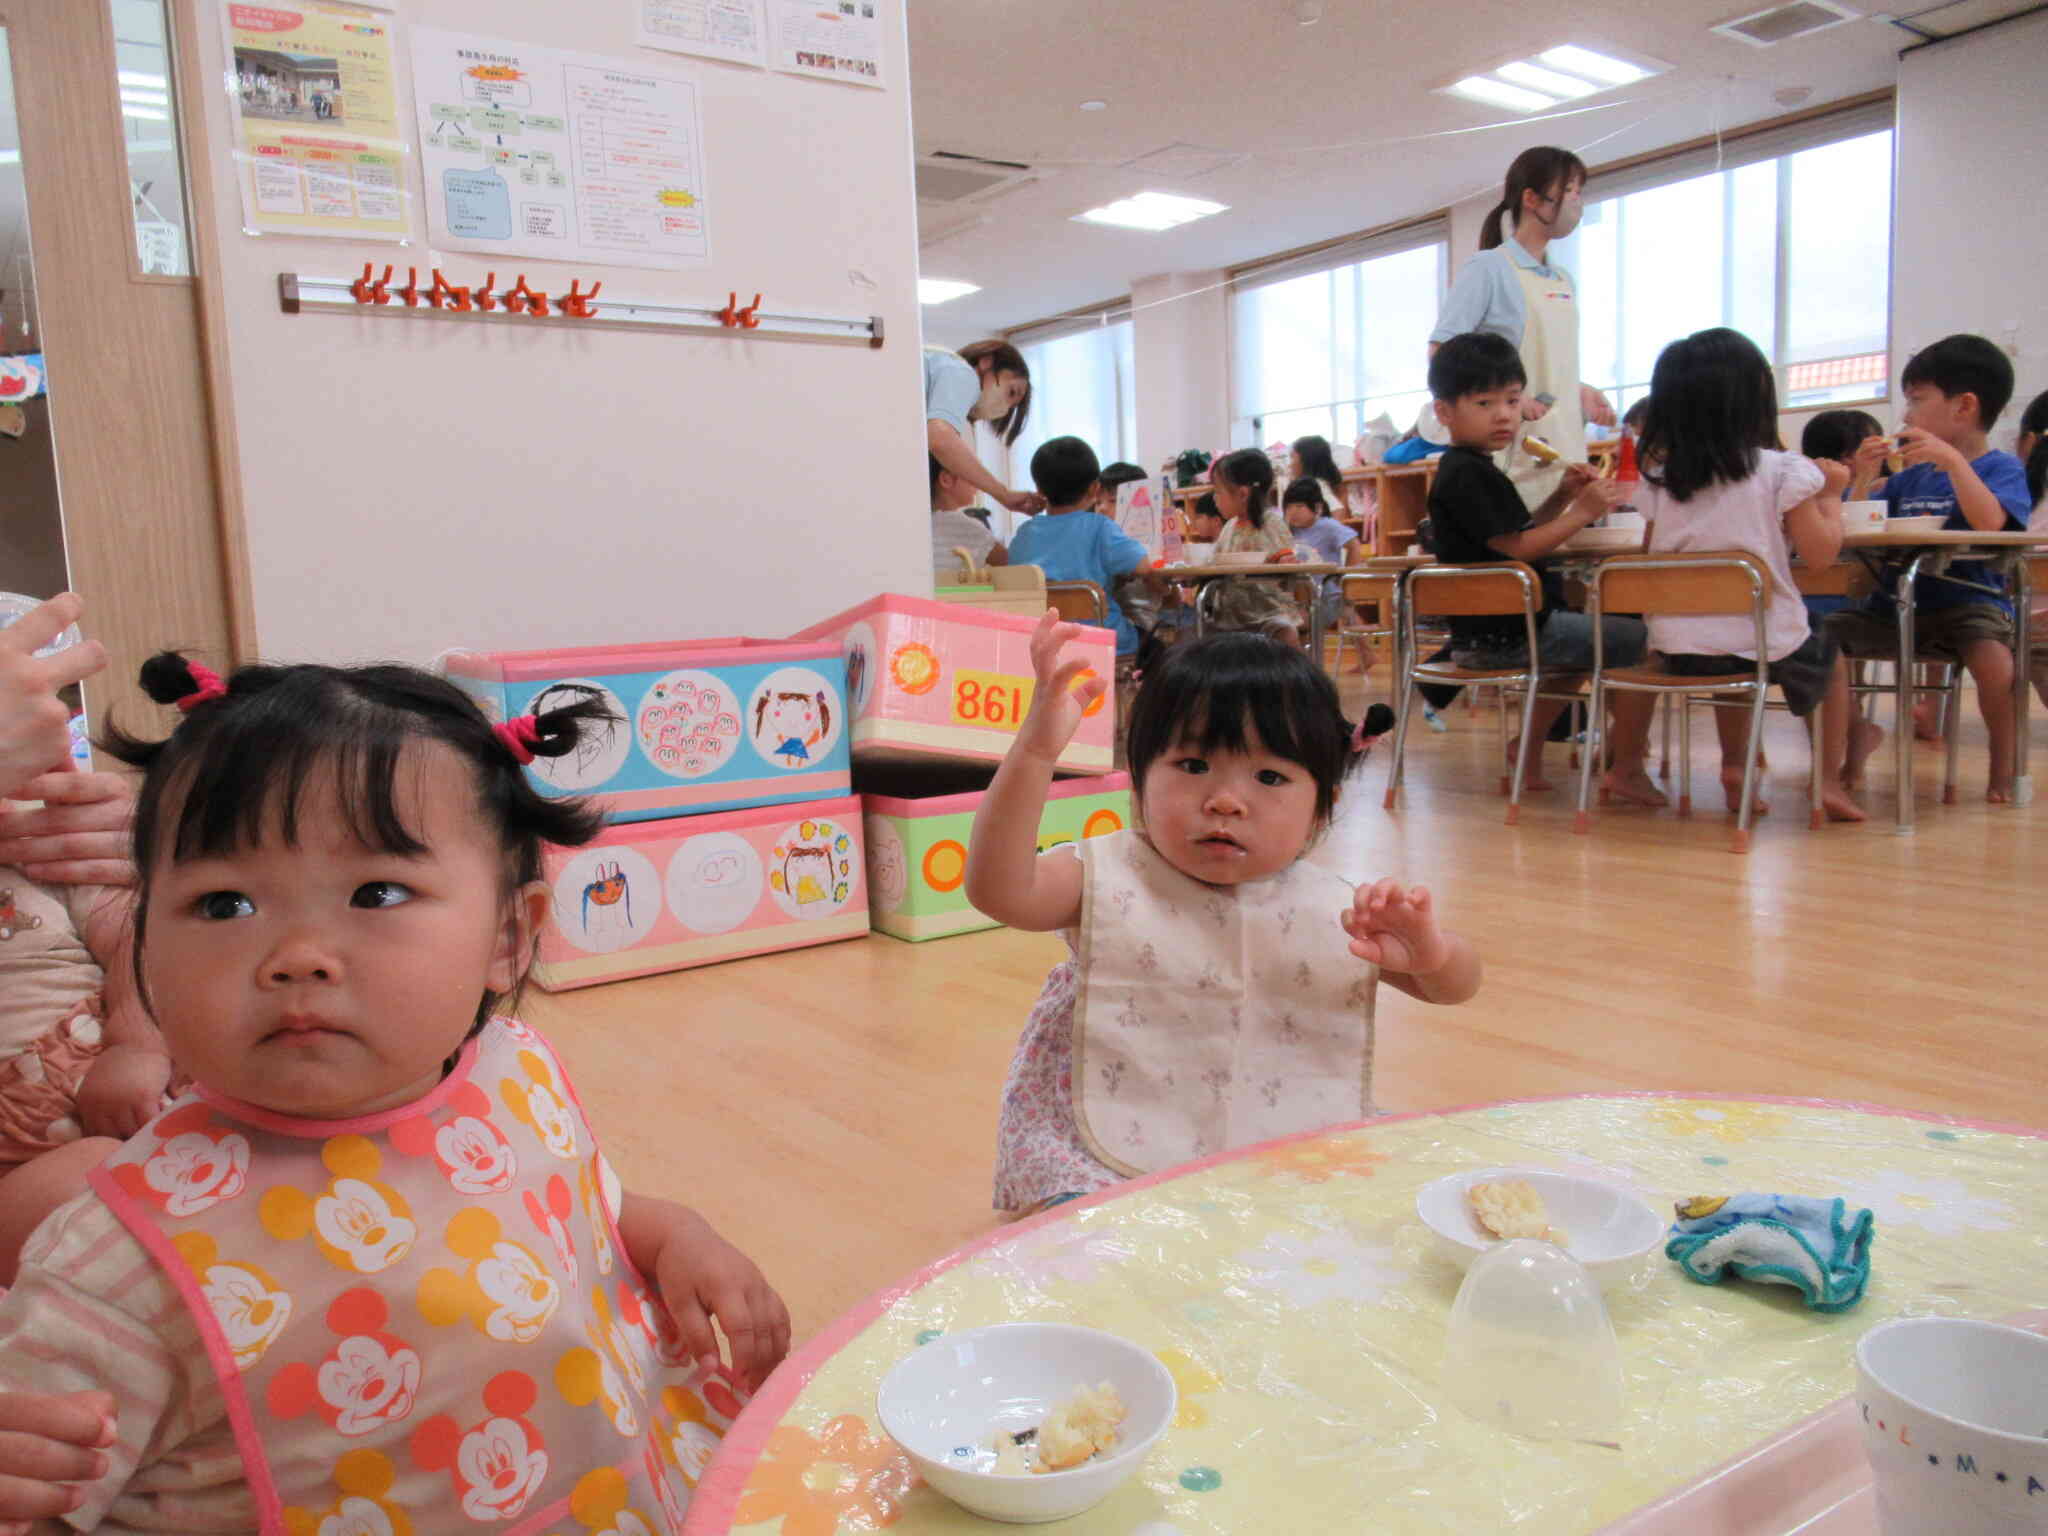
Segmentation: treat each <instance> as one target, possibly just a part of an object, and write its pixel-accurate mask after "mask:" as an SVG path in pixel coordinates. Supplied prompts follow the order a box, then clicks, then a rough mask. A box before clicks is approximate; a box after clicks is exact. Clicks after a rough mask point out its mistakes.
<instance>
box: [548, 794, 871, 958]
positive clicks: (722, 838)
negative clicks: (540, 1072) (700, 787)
mask: <svg viewBox="0 0 2048 1536" xmlns="http://www.w3.org/2000/svg"><path fill="white" fill-rule="evenodd" d="M860 817H861V808H860V801H859V800H857V799H855V798H853V797H852V796H850V795H849V796H847V797H845V798H842V799H837V800H819V801H813V802H810V803H808V804H804V805H766V806H756V807H753V808H752V809H749V810H744V811H724V812H719V813H716V814H713V815H709V816H690V817H682V818H675V819H670V820H666V821H640V822H627V823H622V824H620V825H618V826H614V827H608V828H606V829H605V831H604V832H602V833H600V834H599V835H598V837H597V839H596V841H594V842H592V843H589V844H587V845H585V846H584V847H581V848H550V849H549V850H548V853H547V858H546V861H545V867H544V870H543V875H544V877H545V878H546V880H547V881H548V883H549V885H551V886H552V887H553V889H554V903H553V908H552V911H551V913H550V917H549V921H548V923H547V925H546V927H545V928H544V929H543V930H542V932H541V939H540V956H539V959H538V961H537V962H536V963H535V965H534V968H533V979H534V980H535V981H536V982H538V983H539V984H540V985H541V986H542V987H544V988H546V989H547V990H548V991H550V992H565V991H568V990H569V989H570V988H572V987H588V986H594V985H596V984H597V983H598V982H601V981H619V980H622V979H624V978H625V977H628V976H649V975H652V974H654V973H655V972H657V971H680V970H685V969H687V968H689V967H691V966H696V965H712V964H715V963H717V962H718V961H720V960H736V959H738V958H739V957H740V956H742V955H761V954H766V953H768V952H769V951H771V950H778V949H800V948H802V947H804V946H805V945H809V944H829V943H831V942H832V941H833V940H835V939H853V938H858V937H860V936H861V935H862V934H864V933H866V932H867V931H868V888H867V868H866V861H865V858H864V855H863V851H862V843H861V822H860Z"/></svg>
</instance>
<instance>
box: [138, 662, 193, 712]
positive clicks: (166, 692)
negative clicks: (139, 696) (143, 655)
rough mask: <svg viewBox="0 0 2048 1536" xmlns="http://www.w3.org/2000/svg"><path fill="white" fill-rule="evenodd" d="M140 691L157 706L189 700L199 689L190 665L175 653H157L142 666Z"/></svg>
mask: <svg viewBox="0 0 2048 1536" xmlns="http://www.w3.org/2000/svg"><path fill="white" fill-rule="evenodd" d="M140 681H141V683H142V691H143V692H144V693H146V694H148V695H149V696H150V697H151V698H152V699H154V700H156V702H157V703H159V704H175V703H177V702H178V700H180V699H184V698H190V697H191V696H192V695H193V694H194V693H195V692H197V691H198V688H199V679H198V678H196V677H194V676H193V675H192V663H191V662H190V661H189V660H187V659H186V658H185V657H184V656H182V655H180V654H179V653H178V652H176V651H158V652H157V653H156V654H155V655H154V656H152V657H150V658H149V660H147V661H145V662H144V663H143V664H142V672H141V676H140Z"/></svg>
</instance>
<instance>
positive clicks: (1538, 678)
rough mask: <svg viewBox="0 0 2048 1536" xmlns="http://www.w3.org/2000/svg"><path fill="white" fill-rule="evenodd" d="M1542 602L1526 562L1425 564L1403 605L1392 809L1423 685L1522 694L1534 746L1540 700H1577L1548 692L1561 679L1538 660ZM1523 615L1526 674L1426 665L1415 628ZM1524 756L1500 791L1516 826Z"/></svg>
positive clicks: (1525, 726) (1525, 734)
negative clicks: (1430, 621) (1438, 621)
mask: <svg viewBox="0 0 2048 1536" xmlns="http://www.w3.org/2000/svg"><path fill="white" fill-rule="evenodd" d="M1542 602H1543V584H1542V582H1541V581H1540V580H1539V579H1538V578H1537V575H1536V572H1535V570H1534V569H1532V568H1531V567H1530V566H1529V565H1527V564H1526V563H1525V562H1523V561H1520V560H1501V561H1493V562H1489V563H1487V564H1484V565H1425V566H1422V567H1419V568H1418V569H1416V570H1414V571H1411V572H1410V573H1409V575H1408V583H1407V589H1406V592H1405V593H1404V595H1403V599H1402V602H1401V634H1400V649H1399V651H1398V652H1397V655H1396V683H1395V692H1396V701H1395V709H1396V712H1395V717H1394V766H1393V770H1392V771H1391V772H1390V773H1389V774H1388V776H1387V794H1386V800H1385V806H1386V809H1388V810H1390V811H1391V810H1392V809H1393V808H1394V801H1395V798H1396V797H1397V796H1398V795H1399V794H1400V792H1401V779H1402V774H1403V770H1404V768H1405V767H1406V761H1407V752H1406V748H1407V744H1408V719H1409V715H1410V714H1411V712H1412V709H1413V705H1414V702H1415V694H1416V689H1417V687H1418V685H1420V684H1422V683H1452V684H1456V685H1458V686H1461V687H1463V686H1469V685H1470V684H1473V683H1493V684H1496V685H1498V686H1499V687H1501V688H1503V689H1506V690H1514V691H1519V692H1521V694H1522V741H1523V743H1524V744H1525V745H1526V743H1527V742H1528V739H1529V731H1530V727H1531V723H1532V722H1533V720H1534V718H1535V714H1536V700H1537V699H1539V698H1546V699H1569V698H1575V697H1577V693H1576V690H1574V691H1573V692H1571V693H1555V692H1544V691H1543V685H1544V684H1545V683H1547V682H1549V681H1551V680H1552V679H1554V678H1555V677H1557V676H1559V675H1560V674H1558V673H1556V672H1549V673H1546V672H1544V671H1543V670H1542V667H1541V663H1540V662H1539V661H1538V660H1537V636H1536V615H1537V612H1538V611H1539V609H1540V607H1541V605H1542ZM1517 614H1519V615H1520V616H1521V619H1522V625H1523V633H1524V636H1525V638H1526V643H1527V645H1528V648H1529V650H1528V654H1529V661H1528V664H1527V665H1525V666H1520V667H1461V666H1459V665H1457V664H1456V663H1455V662H1451V661H1441V662H1431V661H1423V660H1420V659H1419V658H1420V657H1421V655H1422V650H1421V647H1420V643H1419V642H1418V640H1417V637H1416V627H1417V625H1418V623H1419V622H1420V620H1421V619H1422V618H1424V617H1431V618H1473V617H1482V616H1486V617H1496V616H1497V617H1501V618H1506V617H1510V616H1513V615H1517ZM1522 765H1523V756H1522V753H1521V752H1519V751H1518V752H1516V753H1515V766H1514V770H1513V772H1512V773H1505V774H1503V775H1501V782H1500V790H1501V793H1502V794H1504V795H1506V796H1507V797H1508V815H1507V824H1508V825H1509V826H1511V827H1512V826H1514V825H1515V824H1516V823H1517V822H1518V821H1520V820H1521V816H1522Z"/></svg>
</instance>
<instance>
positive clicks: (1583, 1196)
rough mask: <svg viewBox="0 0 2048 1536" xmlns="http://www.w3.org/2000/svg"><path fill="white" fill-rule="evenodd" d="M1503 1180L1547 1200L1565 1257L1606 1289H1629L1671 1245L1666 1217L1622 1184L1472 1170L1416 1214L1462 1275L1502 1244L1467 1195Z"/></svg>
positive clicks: (1424, 1191)
mask: <svg viewBox="0 0 2048 1536" xmlns="http://www.w3.org/2000/svg"><path fill="white" fill-rule="evenodd" d="M1503 1179H1521V1180H1523V1181H1524V1182H1525V1183H1527V1184H1528V1185H1529V1187H1530V1188H1532V1189H1534V1190H1535V1191H1536V1193H1537V1194H1539V1195H1541V1196H1542V1197H1543V1204H1544V1206H1545V1207H1546V1208H1547V1209H1548V1210H1549V1212H1550V1224H1551V1225H1552V1226H1554V1227H1562V1228H1563V1229H1564V1234H1565V1238H1566V1242H1565V1251H1566V1252H1567V1253H1569V1254H1570V1255H1571V1256H1572V1257H1573V1258H1575V1259H1577V1260H1578V1261H1579V1262H1580V1263H1581V1264H1583V1265H1585V1267H1586V1270H1587V1272H1588V1273H1589V1274H1591V1275H1592V1276H1593V1278H1594V1279H1595V1280H1597V1281H1599V1283H1600V1288H1601V1289H1602V1290H1603V1291H1611V1290H1614V1289H1615V1288H1617V1287H1618V1286H1621V1285H1623V1284H1625V1283H1626V1282H1627V1281H1628V1279H1629V1277H1630V1276H1631V1275H1633V1274H1634V1273H1635V1272H1636V1270H1637V1269H1638V1268H1639V1267H1640V1266H1641V1264H1642V1262H1643V1259H1644V1258H1645V1256H1647V1255H1648V1254H1649V1253H1650V1252H1652V1251H1653V1250H1654V1249H1655V1248H1657V1246H1658V1245H1659V1244H1660V1243H1662V1242H1663V1240H1664V1226H1665V1223H1664V1218H1663V1217H1661V1216H1659V1215H1658V1214H1657V1213H1656V1212H1655V1211H1654V1210H1652V1209H1651V1208H1650V1207H1649V1205H1648V1204H1647V1203H1646V1202H1644V1201H1643V1200H1642V1199H1641V1198H1640V1197H1639V1196H1637V1195H1635V1194H1633V1193H1631V1192H1630V1191H1629V1190H1626V1189H1623V1188H1622V1187H1621V1186H1620V1185H1618V1184H1603V1183H1602V1182H1600V1181H1599V1180H1598V1179H1582V1178H1580V1177H1578V1176H1577V1175H1576V1174H1570V1173H1558V1172H1556V1171H1555V1170H1553V1169H1549V1168H1478V1169H1471V1170H1468V1171H1466V1172H1464V1173H1453V1174H1449V1175H1447V1176H1446V1177H1444V1178H1441V1179H1438V1180H1436V1181H1435V1182H1434V1183H1431V1184H1425V1185H1424V1186H1423V1187H1422V1188H1421V1189H1420V1190H1419V1191H1417V1193H1416V1196H1415V1214H1416V1215H1418V1216H1420V1217H1421V1218H1422V1224H1423V1225H1424V1226H1426V1227H1428V1228H1429V1230H1430V1231H1431V1232H1432V1233H1434V1234H1435V1236H1436V1247H1437V1251H1438V1252H1439V1253H1441V1254H1442V1255H1443V1256H1444V1257H1445V1258H1446V1259H1448V1260H1449V1261H1450V1262H1451V1263H1453V1264H1455V1265H1456V1266H1457V1267H1458V1268H1459V1269H1461V1270H1462V1269H1464V1268H1465V1267H1466V1266H1467V1265H1468V1264H1470V1263H1471V1262H1472V1261H1473V1260H1474V1259H1475V1258H1477V1257H1478V1256H1479V1255H1480V1254H1482V1253H1484V1252H1485V1251H1486V1250H1487V1249H1489V1248H1492V1247H1495V1246H1496V1245H1498V1244H1499V1243H1500V1242H1501V1239H1500V1238H1497V1237H1495V1236H1493V1235H1492V1234H1491V1233H1489V1232H1488V1231H1487V1230H1486V1229H1485V1228H1484V1227H1482V1226H1480V1225H1479V1222H1478V1219H1477V1218H1475V1217H1474V1216H1473V1214H1472V1207H1471V1205H1470V1203H1469V1202H1467V1200H1466V1199H1465V1191H1466V1190H1467V1189H1468V1188H1470V1187H1471V1186H1472V1185H1474V1184H1490V1183H1498V1182H1499V1181H1501V1180H1503Z"/></svg>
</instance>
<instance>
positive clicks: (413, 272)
mask: <svg viewBox="0 0 2048 1536" xmlns="http://www.w3.org/2000/svg"><path fill="white" fill-rule="evenodd" d="M398 296H399V297H400V298H401V299H403V300H405V307H406V308H407V309H418V308H419V304H420V269H419V268H418V267H407V268H406V269H405V286H404V287H403V288H401V289H399V290H398Z"/></svg>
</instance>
